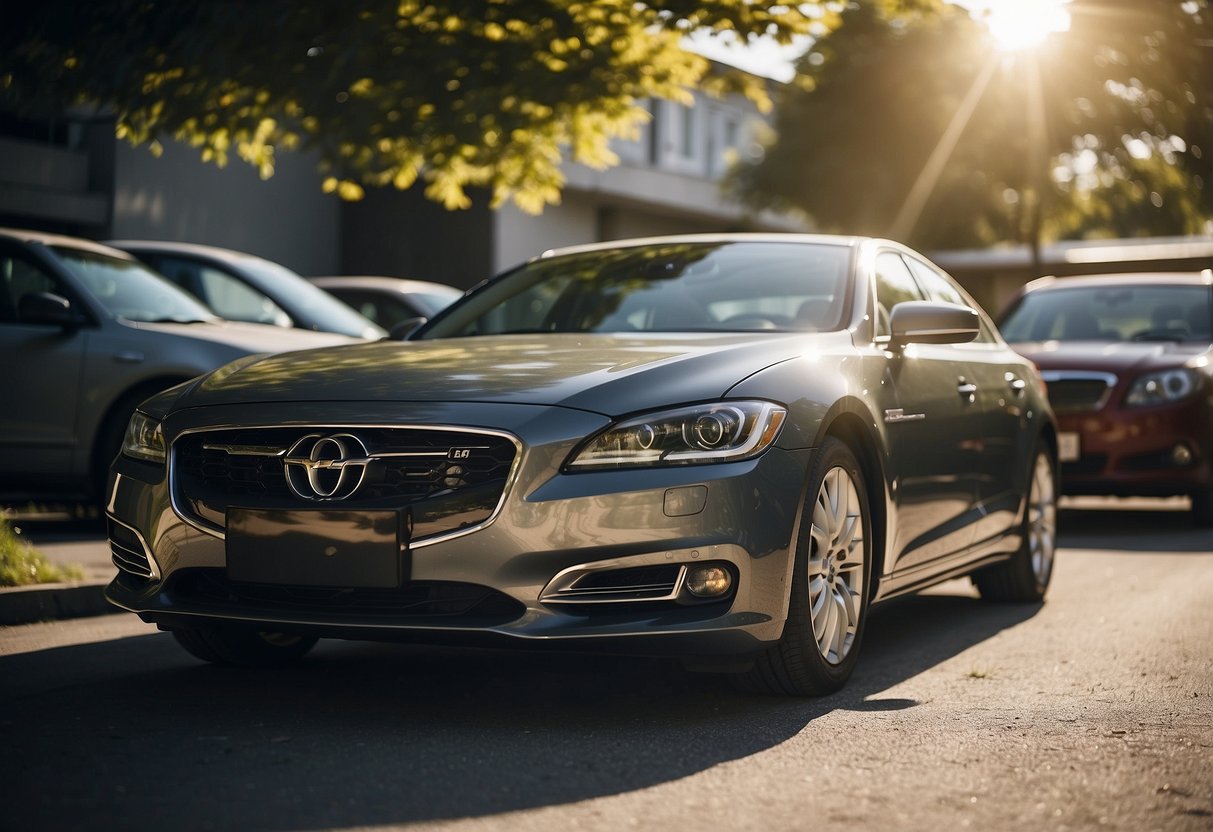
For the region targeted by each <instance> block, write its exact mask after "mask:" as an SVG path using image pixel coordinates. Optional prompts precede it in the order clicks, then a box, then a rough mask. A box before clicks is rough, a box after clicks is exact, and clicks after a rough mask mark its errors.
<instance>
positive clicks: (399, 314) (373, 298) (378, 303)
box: [326, 289, 428, 330]
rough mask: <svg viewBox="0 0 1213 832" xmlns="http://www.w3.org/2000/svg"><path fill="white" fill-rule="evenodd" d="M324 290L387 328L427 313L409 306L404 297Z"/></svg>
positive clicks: (344, 290)
mask: <svg viewBox="0 0 1213 832" xmlns="http://www.w3.org/2000/svg"><path fill="white" fill-rule="evenodd" d="M326 291H328V292H331V293H332V294H333V295H334V296H335V297H336V298H338V299H339V300H340V301H341V302H342V303H347V304H349V305H350V306H351V307H353V309H354V310H355V311H357V312H358V314H360V315H362V316H363V317H365V318H367V319H368V320H370V321H374V322H375V323H377V324H379V326H381V327H383V328H384V329H388V330H390V329H391V328H392V327H394V326H395V325H396V324H398V323H400V322H401V321H405V320H408V319H409V318H416V317H418V316H425V315H427V314H428V313H427V312H426V311H425V310H421V309H414V308H413V307H411V306H409V305H408V303H407V301H406V300H405V299H404V298H397V297H395V296H392V295H384V294H381V293H377V292H366V291H362V290H360V289H328V290H326Z"/></svg>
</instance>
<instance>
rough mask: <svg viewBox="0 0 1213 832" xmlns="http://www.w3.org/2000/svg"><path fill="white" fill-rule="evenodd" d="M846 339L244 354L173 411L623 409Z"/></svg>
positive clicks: (675, 338) (492, 342)
mask: <svg viewBox="0 0 1213 832" xmlns="http://www.w3.org/2000/svg"><path fill="white" fill-rule="evenodd" d="M830 337H832V338H834V339H836V340H840V342H841V341H842V339H845V342H846V343H849V334H847V333H832V334H830V335H819V336H813V335H804V334H783V333H764V334H758V333H728V334H719V333H713V334H706V333H705V334H681V333H680V334H665V335H662V334H657V335H646V336H643V337H640V336H636V337H632V336H620V335H600V334H593V335H579V334H548V335H542V336H534V335H502V336H486V337H477V338H451V339H443V340H434V341H417V342H397V341H380V342H376V343H373V344H365V345H356V346H350V347H344V348H342V349H335V350H313V351H309V352H303V353H291V354H288V355H276V356H271V357H267V358H261V359H258V360H245V361H239V362H236V363H234V364H232V365H229V366H228V367H225V368H221V369H219V370H217V371H216V372H214V373H212V374H211V375H210V376H207V377H206V378H204V379H202V380H201V381H200V382H199V384H198V385H196V386H195V387H194V389H193V390H192V391H191V392H190V393H189V394H188V395H187V396H186V398H185V399H184V400H183V401H180V402H178V403H177V404H178V406H179V407H180V406H189V407H195V406H209V405H213V404H234V403H241V402H243V403H248V402H261V401H266V402H283V401H400V402H433V401H443V402H497V403H524V404H538V405H560V406H564V407H572V408H578V409H582V410H588V411H593V412H596V413H604V414H609V415H617V414H621V413H628V412H633V411H639V410H646V409H649V408H655V407H661V406H663V405H667V404H673V403H679V402H690V401H697V400H705V399H712V398H716V397H719V396H722V395H724V394H725V393H726V392H727V391H728V390H729V389H730V388H731V387H732V386H734V385H735V384H737V382H739V381H741V380H742V379H744V378H746V377H747V376H749V375H751V374H753V373H755V372H757V371H759V370H761V369H763V368H764V367H769V366H771V365H772V364H776V363H779V362H781V361H786V360H788V359H791V358H794V357H796V356H797V355H800V354H802V353H803V352H804V350H805V349H806V347H807V345H806V339H814V338H816V339H818V340H822V339H828V338H830Z"/></svg>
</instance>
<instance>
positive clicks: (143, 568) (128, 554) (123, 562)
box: [106, 515, 160, 581]
mask: <svg viewBox="0 0 1213 832" xmlns="http://www.w3.org/2000/svg"><path fill="white" fill-rule="evenodd" d="M106 519H107V520H109V522H111V523H113V524H114V525H115V526H121V527H122V528H124V529H126V530H127V531H128V532H130V533H131V534H132V535H134V536H135V539H136V540H137V541H139V546H140V547H141V548H142V551H136V550H134V549H131V548H130V547H129V546H123V545H122V544H121V543H119V542H117V541H116V540H114V538H113V537H112V536H109V544H110V561H111V562H112V563H113V564H114V566H116V567H117V568H118V569H120V570H121V571H123V572H127V573H129V574H131V575H135V576H137V577H140V578H146V579H149V580H153V581H158V580H160V567H159V566H158V565H157V564H156V559H155V558H154V557H152V550H151V548H150V547H149V546H148V545H147V541H146V540H144V538H143V534H142V533H140V531H139V530H138V529H136V528H135V527H134V526H132V525H130V524H129V523H123V522H122V521H121V520H116V519H115V518H114V516H113V515H106Z"/></svg>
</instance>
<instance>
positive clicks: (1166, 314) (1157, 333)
mask: <svg viewBox="0 0 1213 832" xmlns="http://www.w3.org/2000/svg"><path fill="white" fill-rule="evenodd" d="M1210 303H1211V301H1210V294H1209V288H1208V287H1207V286H1175V285H1171V286H1166V285H1153V286H1151V285H1142V284H1138V285H1133V284H1124V285H1115V286H1075V287H1069V288H1065V287H1061V288H1056V289H1048V290H1041V291H1036V292H1029V293H1028V294H1026V295H1025V296H1024V297H1023V298H1022V299H1021V301H1020V302H1019V303H1018V304H1017V305H1016V306H1015V308H1013V309H1012V310H1011V311H1010V312H1009V313H1008V314H1007V315H1006V317H1004V318H1003V321H1002V323H1001V325H1000V329H1001V330H1002V333H1003V337H1004V338H1006V339H1007V340H1008V341H1011V342H1013V343H1015V342H1028V341H1209V340H1211V338H1213V336H1211V333H1210V329H1211V327H1210V317H1213V316H1211V315H1210Z"/></svg>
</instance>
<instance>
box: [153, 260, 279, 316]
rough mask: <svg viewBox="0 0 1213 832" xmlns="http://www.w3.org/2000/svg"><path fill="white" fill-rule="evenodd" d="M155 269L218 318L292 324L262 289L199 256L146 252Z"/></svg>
mask: <svg viewBox="0 0 1213 832" xmlns="http://www.w3.org/2000/svg"><path fill="white" fill-rule="evenodd" d="M144 259H145V260H146V261H147V262H148V263H150V264H151V265H152V266H153V267H154V268H155V269H156V271H158V272H160V273H161V274H162V275H164V276H165V277H167V278H168V279H169V280H171V281H173V283H175V284H177V285H178V286H180V287H181V288H182V289H184V290H185V291H187V292H189V293H190V294H191V295H193V296H194V297H196V298H198V300H200V301H202V302H203V303H205V304H206V305H207V306H209V307H210V308H211V309H213V310H215V312H216V313H217V314H218V315H219V316H220V317H221V318H227V319H228V320H229V321H248V322H251V323H257V324H274V325H275V326H283V327H289V326H293V322H292V321H291V316H290V315H288V314H287V313H286V311H285V310H283V309H282V307H281V306H279V305H278V304H276V303H274V301H273V300H272V299H271V298H270V297H268V296H267V295H266V294H265V293H264V292H260V291H258V290H257V289H255V288H254V287H252V286H249V285H248V284H247V283H244V282H243V281H241V280H238V279H236V278H235V277H233V276H232V275H230V274H228V273H227V272H223V271H220V270H219V269H216V268H213V267H211V266H209V265H207V264H206V263H202V262H200V261H198V260H189V259H185V258H181V257H162V256H158V255H148V256H146V257H145V258H144Z"/></svg>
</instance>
